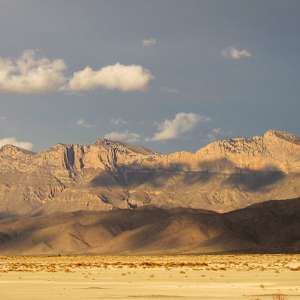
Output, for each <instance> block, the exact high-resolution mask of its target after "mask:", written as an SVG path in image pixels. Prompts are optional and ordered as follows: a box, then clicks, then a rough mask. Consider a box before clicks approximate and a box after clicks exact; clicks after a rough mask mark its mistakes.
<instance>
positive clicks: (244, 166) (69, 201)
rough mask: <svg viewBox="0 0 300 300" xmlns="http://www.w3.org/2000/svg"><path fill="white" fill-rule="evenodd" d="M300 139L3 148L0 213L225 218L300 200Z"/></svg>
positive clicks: (278, 135) (278, 136)
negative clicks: (136, 212) (132, 212)
mask: <svg viewBox="0 0 300 300" xmlns="http://www.w3.org/2000/svg"><path fill="white" fill-rule="evenodd" d="M299 172H300V140H299V139H298V138H297V137H296V136H295V135H292V134H289V133H286V132H281V131H274V130H270V131H267V132H266V133H265V134H264V135H262V136H256V137H253V138H235V139H228V140H221V141H215V142H213V143H211V144H209V145H207V146H205V147H203V148H201V149H199V150H198V151H196V152H195V153H191V152H176V153H171V154H160V153H156V152H153V151H151V150H148V149H145V148H143V147H139V146H134V145H128V144H124V143H118V142H113V141H109V140H106V139H104V140H98V141H96V142H95V143H94V144H91V145H65V144H58V145H55V146H53V147H52V148H50V149H48V150H45V151H42V152H39V153H33V152H29V151H25V150H22V149H19V148H17V147H14V146H11V145H6V146H4V147H2V148H1V149H0V211H1V212H5V213H13V214H14V213H17V214H23V213H32V212H53V211H75V210H111V209H112V208H115V207H118V208H132V209H134V208H136V207H139V206H145V205H151V206H157V207H178V206H180V207H192V208H205V209H212V210H217V211H220V212H224V211H230V210H232V209H237V208H242V207H245V206H248V205H249V204H252V203H255V202H261V201H266V200H269V199H283V198H294V197H298V196H299V195H300V176H299Z"/></svg>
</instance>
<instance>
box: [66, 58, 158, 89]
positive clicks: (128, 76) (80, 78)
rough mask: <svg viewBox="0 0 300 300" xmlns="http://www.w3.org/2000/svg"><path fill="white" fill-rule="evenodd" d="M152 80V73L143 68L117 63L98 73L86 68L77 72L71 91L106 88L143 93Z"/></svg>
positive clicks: (71, 81) (70, 83)
mask: <svg viewBox="0 0 300 300" xmlns="http://www.w3.org/2000/svg"><path fill="white" fill-rule="evenodd" d="M151 79H153V76H152V74H151V73H150V71H149V70H147V69H145V68H143V67H142V66H139V65H122V64H120V63H116V64H115V65H110V66H106V67H104V68H102V69H99V70H96V71H94V70H93V69H92V68H91V67H86V68H84V69H83V70H81V71H78V72H75V73H74V74H73V77H72V78H71V79H70V81H69V89H70V90H72V91H88V90H94V89H97V88H105V89H109V90H120V91H123V92H130V91H143V90H145V89H146V88H147V87H148V85H149V83H150V81H151Z"/></svg>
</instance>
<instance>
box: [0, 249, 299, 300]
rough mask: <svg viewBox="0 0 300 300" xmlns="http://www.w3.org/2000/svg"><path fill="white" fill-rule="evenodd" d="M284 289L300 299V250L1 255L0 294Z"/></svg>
mask: <svg viewBox="0 0 300 300" xmlns="http://www.w3.org/2000/svg"><path fill="white" fill-rule="evenodd" d="M279 294H283V295H285V297H283V298H284V299H300V255H201V256H160V257H159V256H72V257H71V256H67V257H0V299H1V300H2V299H3V300H13V299H22V300H43V299H47V300H48V299H49V300H50V299H55V300H56V299H64V300H65V299H68V300H71V299H78V300H79V299H80V300H85V299H203V300H204V299H205V300H207V299H231V300H233V299H249V300H252V299H255V300H256V299H261V300H263V299H280V298H276V297H275V298H273V297H274V295H279ZM283 298H282V299H283Z"/></svg>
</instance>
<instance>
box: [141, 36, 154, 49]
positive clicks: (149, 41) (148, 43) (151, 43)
mask: <svg viewBox="0 0 300 300" xmlns="http://www.w3.org/2000/svg"><path fill="white" fill-rule="evenodd" d="M156 44H157V40H156V39H155V38H149V39H144V40H143V46H144V47H152V46H155V45H156Z"/></svg>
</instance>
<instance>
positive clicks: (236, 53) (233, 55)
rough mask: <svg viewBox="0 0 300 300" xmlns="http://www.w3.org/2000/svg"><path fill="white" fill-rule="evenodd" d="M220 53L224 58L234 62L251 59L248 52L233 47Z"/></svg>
mask: <svg viewBox="0 0 300 300" xmlns="http://www.w3.org/2000/svg"><path fill="white" fill-rule="evenodd" d="M221 53H222V55H223V56H224V57H225V58H228V59H235V60H239V59H243V58H250V57H252V54H251V53H250V52H249V51H248V50H246V49H238V48H235V47H229V48H226V49H224V50H222V52H221Z"/></svg>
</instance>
